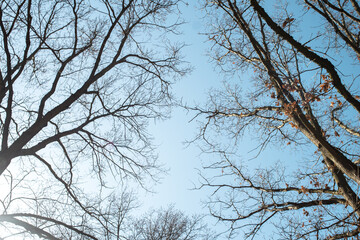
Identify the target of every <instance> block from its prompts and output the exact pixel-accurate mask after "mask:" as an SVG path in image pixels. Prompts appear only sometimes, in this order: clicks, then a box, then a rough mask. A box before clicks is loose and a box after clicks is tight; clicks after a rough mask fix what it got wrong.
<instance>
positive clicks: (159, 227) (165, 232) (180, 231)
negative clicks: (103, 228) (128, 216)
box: [128, 207, 216, 240]
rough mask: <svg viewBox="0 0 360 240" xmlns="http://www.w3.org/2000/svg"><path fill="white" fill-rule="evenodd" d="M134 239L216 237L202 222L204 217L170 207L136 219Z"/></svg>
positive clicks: (207, 239) (182, 239)
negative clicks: (189, 214) (190, 214)
mask: <svg viewBox="0 0 360 240" xmlns="http://www.w3.org/2000/svg"><path fill="white" fill-rule="evenodd" d="M130 228H132V232H133V233H132V234H131V235H130V236H129V237H128V239H132V240H192V239H194V240H195V239H203V240H205V239H206V240H210V239H216V238H215V236H214V234H213V233H212V231H211V230H210V229H209V228H207V227H206V225H204V224H203V222H202V217H200V216H193V217H188V216H186V215H185V214H184V213H183V212H180V211H178V210H175V209H174V208H173V207H169V208H167V209H165V210H163V209H159V210H156V211H155V210H153V211H151V212H149V213H146V214H144V215H143V216H142V217H140V218H139V219H135V220H134V224H133V226H132V227H130Z"/></svg>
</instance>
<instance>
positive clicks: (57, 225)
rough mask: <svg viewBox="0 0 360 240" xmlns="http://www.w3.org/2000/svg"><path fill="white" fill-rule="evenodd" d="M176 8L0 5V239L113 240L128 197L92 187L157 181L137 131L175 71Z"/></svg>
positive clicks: (28, 0)
mask: <svg viewBox="0 0 360 240" xmlns="http://www.w3.org/2000/svg"><path fill="white" fill-rule="evenodd" d="M177 4H178V0H116V1H115V0H98V1H97V0H94V1H87V0H9V1H7V0H4V1H1V3H0V131H1V134H0V142H1V147H0V175H1V176H0V178H1V180H0V181H1V186H2V189H1V205H0V209H1V210H0V211H1V215H0V229H1V230H0V237H2V238H4V239H11V238H12V237H19V236H20V237H21V236H23V237H24V238H26V237H29V236H38V237H41V238H47V239H119V238H120V237H121V234H122V229H121V226H122V225H121V223H122V221H123V219H124V215H125V214H126V213H127V212H128V209H131V207H130V206H132V205H131V204H130V203H131V202H132V200H131V197H128V196H127V195H126V194H125V193H122V194H120V196H116V194H109V192H110V190H108V189H106V188H104V187H106V186H108V185H107V183H108V182H109V176H111V175H112V176H114V177H115V179H116V181H118V182H119V184H121V182H123V181H124V180H125V179H127V178H132V179H136V181H137V182H138V183H139V184H144V179H148V178H155V179H156V176H157V174H158V172H159V168H158V167H159V166H158V164H157V163H156V158H157V157H156V154H155V153H154V150H153V146H152V144H151V138H150V136H149V134H148V133H147V131H146V127H147V124H148V121H149V120H150V119H158V118H163V117H166V116H167V111H168V110H167V109H168V106H169V105H170V104H171V95H170V93H169V92H168V86H169V84H170V83H171V82H172V80H173V79H176V78H177V77H178V76H179V75H181V74H183V73H184V70H182V69H181V68H180V67H179V66H180V65H179V64H180V63H181V61H180V59H179V49H180V48H181V46H180V45H175V46H174V45H173V44H170V41H168V40H166V39H167V36H168V34H174V33H176V27H177V25H178V22H176V20H175V21H173V22H172V23H170V22H169V24H167V25H166V23H165V19H166V17H167V15H168V14H169V13H171V12H172V11H173V10H176V7H175V6H176V5H177ZM169 79H171V81H170V80H169ZM89 189H90V191H92V192H91V194H88V193H89V192H88V191H87V190H89ZM95 189H98V190H101V191H100V192H98V191H95ZM125 195H126V196H125ZM104 236H105V237H104Z"/></svg>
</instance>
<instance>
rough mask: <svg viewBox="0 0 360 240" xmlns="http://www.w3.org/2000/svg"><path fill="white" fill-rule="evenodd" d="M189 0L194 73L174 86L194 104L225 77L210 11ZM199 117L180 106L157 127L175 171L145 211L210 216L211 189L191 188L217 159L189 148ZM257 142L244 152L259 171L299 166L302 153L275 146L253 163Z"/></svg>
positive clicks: (188, 52) (247, 142) (187, 38)
mask: <svg viewBox="0 0 360 240" xmlns="http://www.w3.org/2000/svg"><path fill="white" fill-rule="evenodd" d="M188 2H189V5H188V6H185V5H181V6H180V11H181V12H182V16H181V17H182V18H184V20H185V21H187V23H186V24H184V25H183V26H182V27H181V29H182V32H183V34H182V35H181V36H179V39H180V40H182V41H184V42H185V43H186V44H187V45H188V46H186V47H185V48H184V49H183V55H184V57H185V60H186V61H188V62H189V63H190V64H191V66H192V67H193V68H194V70H193V71H192V72H191V73H189V74H188V75H186V76H185V77H184V78H182V79H181V80H180V81H178V82H177V83H176V84H175V85H173V89H172V92H173V93H174V95H175V97H176V98H178V99H182V100H183V102H185V103H187V104H188V105H194V104H196V103H200V104H201V103H202V104H203V103H205V102H206V100H207V97H208V93H209V91H211V89H219V88H221V87H223V81H224V79H225V77H224V75H223V74H221V73H220V71H219V69H216V66H215V63H214V62H211V61H210V57H209V56H208V52H209V50H210V48H211V43H210V42H208V41H207V37H206V36H205V35H202V34H200V33H201V32H205V29H206V27H205V25H206V19H201V17H202V16H204V12H203V11H202V10H201V9H200V8H199V4H198V3H197V2H198V1H188ZM227 80H229V79H227ZM231 81H232V82H238V83H239V84H242V85H246V84H249V79H248V78H247V76H244V75H242V76H241V77H240V78H236V77H234V78H233V79H231ZM193 116H194V113H193V112H187V111H185V110H184V109H180V108H174V109H173V111H172V114H171V118H170V119H168V120H165V121H160V122H157V123H155V124H152V125H151V127H150V132H151V133H152V134H153V136H154V140H155V143H156V144H157V145H158V148H157V151H158V153H159V160H160V162H162V163H164V164H165V167H168V168H170V171H169V173H168V175H166V176H164V178H163V179H162V183H160V184H158V185H157V186H155V187H154V188H153V190H154V191H155V193H145V192H141V193H140V196H141V198H140V202H142V207H141V208H140V212H144V211H146V210H148V209H152V208H155V209H156V208H160V207H166V206H168V205H169V204H174V206H175V207H176V208H177V209H179V210H181V211H184V212H185V213H187V214H189V215H191V214H199V213H202V214H208V213H209V212H208V209H207V208H206V207H205V206H204V204H202V201H206V200H207V198H208V196H209V195H210V194H211V189H209V190H191V189H192V188H193V187H194V185H196V186H199V175H198V173H199V170H200V169H201V166H202V165H201V162H203V163H204V162H206V161H209V158H216V156H215V155H205V154H200V153H201V151H200V150H199V148H198V147H197V146H196V145H195V144H192V145H190V146H187V145H186V144H184V142H185V141H186V140H191V139H192V138H194V136H195V134H196V133H197V131H198V128H197V127H198V124H197V123H196V121H192V122H189V121H190V119H192V117H193ZM253 140H254V137H252V136H247V137H246V139H243V144H241V148H242V149H241V151H242V153H243V154H244V155H245V156H247V159H246V161H247V164H249V165H251V166H252V167H253V168H256V167H257V166H259V165H260V164H261V165H262V166H264V165H266V164H270V163H273V162H274V161H279V160H280V159H284V158H286V159H290V161H289V163H288V164H294V162H295V161H294V160H295V159H296V155H297V154H296V152H293V149H292V147H291V146H287V147H286V148H285V149H282V150H281V152H279V151H274V148H275V147H274V146H269V148H267V149H266V150H264V151H263V153H262V154H261V155H260V156H259V158H256V159H252V160H250V159H251V158H252V157H253V156H254V155H256V152H255V151H254V152H251V153H250V154H249V152H250V151H251V150H253V149H254V148H255V147H256V143H255V142H254V141H253ZM249 155H250V156H249ZM293 166H294V165H293ZM207 221H208V224H209V225H212V224H214V223H215V221H214V219H212V218H208V219H207ZM227 227H228V226H227ZM215 229H217V231H223V230H225V229H226V228H225V227H224V226H223V225H222V224H221V223H219V224H217V226H216V228H215Z"/></svg>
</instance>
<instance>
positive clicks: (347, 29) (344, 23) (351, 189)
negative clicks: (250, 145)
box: [193, 0, 360, 239]
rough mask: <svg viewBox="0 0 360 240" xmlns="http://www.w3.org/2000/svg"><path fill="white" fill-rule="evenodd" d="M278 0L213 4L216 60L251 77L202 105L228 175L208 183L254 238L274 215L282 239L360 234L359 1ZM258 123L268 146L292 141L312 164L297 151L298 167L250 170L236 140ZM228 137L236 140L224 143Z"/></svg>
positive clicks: (207, 136) (229, 215)
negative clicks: (291, 169) (240, 158)
mask: <svg viewBox="0 0 360 240" xmlns="http://www.w3.org/2000/svg"><path fill="white" fill-rule="evenodd" d="M274 3H275V2H272V1H271V3H269V2H268V1H258V0H248V1H234V0H214V1H206V3H205V5H204V7H205V9H206V10H207V14H208V15H209V16H211V18H208V19H209V22H210V24H209V25H210V26H211V29H210V30H209V34H208V36H209V40H210V41H211V42H212V43H213V47H212V49H211V53H212V56H213V57H214V60H215V61H216V62H217V63H218V64H219V66H220V67H221V69H222V70H223V71H224V72H225V73H227V74H228V75H227V76H230V77H229V78H233V79H235V78H236V77H237V75H236V74H234V73H238V72H240V74H239V75H240V78H242V82H239V84H237V85H236V86H235V85H233V84H232V83H228V84H227V85H226V88H225V89H224V90H219V91H213V92H212V94H211V96H210V101H209V103H208V104H207V105H206V107H196V108H193V109H195V110H196V111H197V112H198V114H199V117H201V116H205V117H206V118H205V120H204V122H203V125H202V127H201V131H200V134H199V136H198V138H199V139H202V140H203V142H204V143H205V145H203V146H204V150H205V151H211V152H217V153H219V154H220V156H221V160H219V161H218V162H215V163H211V164H209V165H207V168H208V169H211V170H212V172H214V171H215V172H216V171H217V172H218V173H219V175H217V176H216V177H215V178H210V179H209V178H208V177H206V176H208V175H206V174H205V175H204V182H203V187H206V186H210V187H214V188H215V189H216V190H215V191H214V195H213V197H212V198H211V199H210V202H209V206H210V209H211V213H212V214H213V215H214V216H215V217H217V218H218V219H220V220H222V221H225V222H228V223H229V225H230V229H231V231H232V233H234V232H236V231H237V230H239V231H240V233H243V234H244V236H245V237H249V238H253V237H255V236H256V234H257V233H259V230H260V229H261V228H262V227H264V226H265V225H267V224H270V223H273V224H274V226H275V227H276V228H277V229H278V231H277V232H276V234H278V235H276V237H275V238H281V239H343V238H346V237H349V238H351V237H353V238H356V239H357V237H358V235H359V233H360V226H359V221H358V219H359V217H360V208H359V207H360V203H359V194H360V192H359V184H360V171H359V170H360V169H359V156H360V155H359V142H358V141H359V137H360V131H359V113H360V102H359V99H360V97H359V86H360V85H359V78H358V77H359V69H360V68H359V61H360V35H359V27H360V25H359V23H360V7H359V3H358V1H355V0H344V1H343V0H337V1H335V0H334V1H332V0H331V1H330V0H304V1H296V3H295V1H279V2H277V3H276V4H277V5H276V7H273V6H272V5H270V4H274ZM295 5H296V6H295ZM231 74H232V75H231ZM244 76H247V77H246V79H245V77H244ZM249 78H250V79H249ZM232 82H234V81H232ZM250 130H252V132H251V133H255V134H256V135H257V136H258V137H259V139H260V141H261V145H260V146H259V148H258V150H260V152H261V151H262V150H263V149H264V148H265V147H267V146H269V144H272V143H275V144H277V145H278V146H280V147H277V148H278V149H279V151H281V150H280V149H281V148H286V147H287V146H288V145H290V146H289V147H291V146H293V147H294V150H295V151H298V153H297V154H296V155H298V156H303V157H304V158H305V159H306V160H304V161H303V163H304V162H305V163H306V166H307V167H304V165H305V164H302V165H297V164H296V163H295V162H294V160H293V159H291V158H290V157H289V158H288V159H284V162H285V161H286V163H287V164H286V165H292V166H297V167H298V166H300V168H299V170H297V171H296V172H295V173H291V174H289V172H288V171H286V169H283V168H282V167H281V163H280V165H279V164H273V165H272V167H270V168H262V167H261V166H260V168H259V169H257V170H252V171H249V170H248V168H246V166H245V165H246V164H245V163H244V162H242V161H240V160H239V157H236V156H235V155H232V153H234V152H237V153H239V152H241V150H239V149H236V148H237V146H239V145H236V143H238V142H240V141H241V137H242V136H243V135H244V134H249V132H250ZM254 130H255V131H254ZM226 138H227V141H226V143H229V140H234V141H233V142H235V145H232V147H231V145H230V146H229V145H226V144H224V141H223V140H224V139H226ZM279 144H280V145H279ZM304 149H306V150H305V152H306V153H305V154H302V153H304ZM312 153H313V154H312ZM274 154H276V153H274ZM301 154H302V155H301ZM309 155H310V156H311V157H309ZM271 158H275V159H277V157H276V156H266V157H264V156H262V159H264V160H263V161H267V164H266V165H269V164H268V163H270V161H271Z"/></svg>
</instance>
